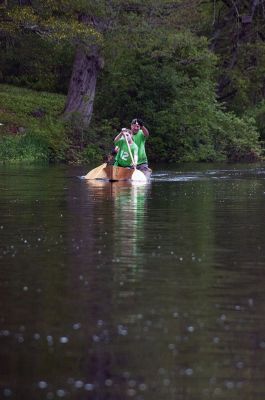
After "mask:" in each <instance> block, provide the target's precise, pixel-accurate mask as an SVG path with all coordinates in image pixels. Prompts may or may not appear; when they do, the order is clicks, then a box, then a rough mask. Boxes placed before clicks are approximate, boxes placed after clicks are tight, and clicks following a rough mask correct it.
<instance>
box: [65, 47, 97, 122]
mask: <svg viewBox="0 0 265 400" xmlns="http://www.w3.org/2000/svg"><path fill="white" fill-rule="evenodd" d="M102 66H103V62H102V58H101V56H100V54H99V49H98V48H96V47H95V48H93V49H88V48H84V47H78V48H77V50H76V55H75V61H74V65H73V71H72V76H71V80H70V85H69V89H68V94H67V100H66V105H65V109H64V117H65V118H69V116H71V114H72V113H78V114H79V115H80V116H81V118H82V121H83V123H84V125H85V126H88V125H89V123H90V120H91V117H92V113H93V104H94V98H95V91H96V83H97V77H98V73H99V71H100V69H101V68H102Z"/></svg>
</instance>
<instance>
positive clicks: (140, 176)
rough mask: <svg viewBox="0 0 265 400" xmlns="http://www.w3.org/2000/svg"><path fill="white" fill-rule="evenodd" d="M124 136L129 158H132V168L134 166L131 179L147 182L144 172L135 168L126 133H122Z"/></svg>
mask: <svg viewBox="0 0 265 400" xmlns="http://www.w3.org/2000/svg"><path fill="white" fill-rule="evenodd" d="M124 138H125V140H126V143H127V147H128V150H129V154H130V157H131V160H132V165H133V168H134V172H133V174H132V177H131V180H132V181H141V182H147V178H146V176H145V174H144V173H143V172H141V171H139V169H136V164H135V162H134V159H133V155H132V151H131V148H130V145H129V142H128V139H127V137H126V134H124Z"/></svg>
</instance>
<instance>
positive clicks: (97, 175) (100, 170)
mask: <svg viewBox="0 0 265 400" xmlns="http://www.w3.org/2000/svg"><path fill="white" fill-rule="evenodd" d="M106 166H107V164H106V163H104V164H102V165H99V166H98V167H96V168H94V169H92V170H91V171H89V172H88V173H87V174H86V175H85V176H84V179H106V178H107V174H106V172H105V171H104V169H105V168H106Z"/></svg>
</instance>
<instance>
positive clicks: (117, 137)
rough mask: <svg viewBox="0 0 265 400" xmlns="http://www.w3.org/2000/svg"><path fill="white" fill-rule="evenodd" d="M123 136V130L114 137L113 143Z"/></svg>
mask: <svg viewBox="0 0 265 400" xmlns="http://www.w3.org/2000/svg"><path fill="white" fill-rule="evenodd" d="M122 136H123V132H122V131H121V132H120V133H119V134H118V135H117V136H116V137H115V138H114V143H116V142H118V141H119V140H120V139H121V138H122Z"/></svg>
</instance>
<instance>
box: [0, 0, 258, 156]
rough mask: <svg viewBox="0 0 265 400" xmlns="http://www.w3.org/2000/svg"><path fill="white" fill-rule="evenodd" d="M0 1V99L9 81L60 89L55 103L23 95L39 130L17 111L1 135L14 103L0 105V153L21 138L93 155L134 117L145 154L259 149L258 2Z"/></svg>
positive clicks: (60, 151) (51, 149)
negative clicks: (142, 129) (145, 140)
mask: <svg viewBox="0 0 265 400" xmlns="http://www.w3.org/2000/svg"><path fill="white" fill-rule="evenodd" d="M0 11H1V17H0V24H1V25H0V37H1V48H0V52H1V56H0V82H1V83H2V84H3V85H2V92H3V94H4V97H3V98H5V102H6V101H7V100H6V99H7V97H8V93H9V92H10V96H11V94H12V93H14V92H12V88H13V87H19V88H21V90H22V88H23V90H24V89H30V90H31V91H32V92H31V93H33V92H38V93H39V92H41V93H42V92H45V93H46V96H47V93H50V94H51V96H52V95H54V94H58V95H62V96H64V100H63V104H62V103H61V100H60V107H61V108H60V107H58V104H59V103H57V106H56V107H55V108H56V113H53V112H52V110H53V109H54V108H52V107H51V106H49V105H47V104H46V108H45V106H44V104H42V101H41V97H36V99H38V100H36V99H35V100H33V98H32V106H31V109H28V110H27V113H30V115H31V116H32V117H34V118H36V119H38V120H41V119H43V121H44V122H45V124H44V123H43V125H46V127H47V125H48V128H46V129H49V132H48V130H47V132H45V129H44V128H43V129H42V130H41V133H40V129H39V128H38V129H36V127H35V128H34V126H35V125H34V124H32V126H31V127H29V126H25V125H26V123H24V121H21V120H20V121H19V123H18V125H19V128H22V132H19V133H20V135H13V136H12V138H11V139H10V138H7V137H6V136H8V133H10V124H11V122H12V120H11V117H10V113H11V111H12V113H15V112H16V109H15V108H14V107H13V108H12V110H11V109H10V110H6V109H5V107H4V105H3V104H2V103H1V104H0V107H1V108H0V112H1V114H0V117H1V120H2V121H3V122H4V126H5V128H2V129H1V143H0V148H1V146H2V149H3V148H5V151H6V152H7V153H8V151H7V148H9V147H10V146H11V147H12V142H19V141H23V140H24V142H25V140H26V141H27V140H28V142H29V143H30V144H31V146H32V145H33V144H34V141H37V142H38V143H39V142H40V141H41V146H42V147H43V154H44V156H43V157H44V158H48V159H49V160H63V161H76V162H83V161H86V160H87V161H91V160H100V159H101V158H102V157H103V156H104V154H106V152H108V151H109V149H110V148H111V144H112V139H113V137H114V135H115V134H116V132H117V130H119V129H120V128H121V127H122V126H129V124H130V121H131V119H132V118H134V117H136V116H137V117H139V118H142V119H143V120H144V122H145V124H146V126H148V128H149V130H150V132H151V137H150V141H149V144H148V153H149V158H150V160H152V161H166V162H178V161H222V160H224V161H227V160H229V161H256V160H258V159H260V158H262V155H263V140H264V136H265V129H264V124H263V121H264V112H265V104H264V96H265V79H264V77H265V74H264V72H265V71H264V69H265V43H264V39H265V24H264V23H265V4H264V1H261V0H252V1H239V0H205V1H202V0H190V1H185V0H177V1H170V0H169V1H167V0H153V1H150V0H146V1H144V2H143V1H138V0H133V1H124V0H109V1H103V0H98V1H90V0H71V1H70V0H65V1H62V0H54V1H52V0H46V1H38V0H36V1H35V0H20V1H9V0H4V1H0ZM0 90H1V89H0ZM21 93H22V92H21ZM28 93H29V92H27V95H28ZM32 96H33V94H32ZM53 99H54V97H53ZM3 101H4V100H3ZM52 101H53V100H51V102H50V104H51V103H52ZM19 103H20V102H19V100H17V110H18V112H19V108H20V106H19ZM48 103H49V102H48ZM6 111H9V113H8V112H6ZM34 113H35V115H34ZM47 121H48V122H47ZM20 125H22V126H20ZM51 125H52V126H51ZM34 129H35V130H34ZM51 132H52V133H51ZM16 133H17V132H16ZM17 136H19V137H17ZM29 137H30V139H29ZM55 138H56V140H55ZM58 138H59V139H58ZM16 145H18V143H16ZM8 146H9V147H8ZM34 146H35V144H34ZM34 146H33V148H34ZM36 146H37V147H38V145H36ZM45 146H46V150H45ZM2 153H3V150H2Z"/></svg>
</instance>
